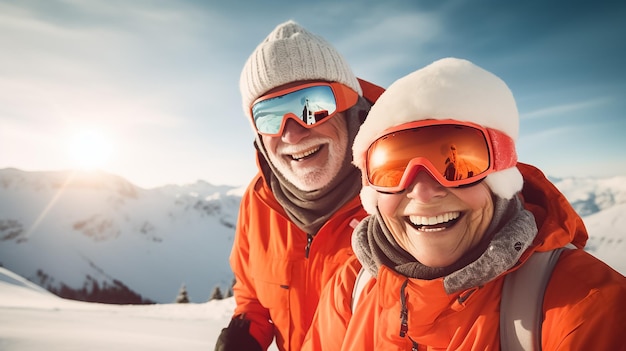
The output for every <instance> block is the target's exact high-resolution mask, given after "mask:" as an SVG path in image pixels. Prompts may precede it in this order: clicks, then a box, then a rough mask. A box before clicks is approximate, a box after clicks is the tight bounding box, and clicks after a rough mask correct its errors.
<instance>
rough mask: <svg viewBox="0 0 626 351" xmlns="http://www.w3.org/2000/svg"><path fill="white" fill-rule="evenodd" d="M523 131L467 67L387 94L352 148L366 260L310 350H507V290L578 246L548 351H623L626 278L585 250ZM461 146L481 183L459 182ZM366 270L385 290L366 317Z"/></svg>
mask: <svg viewBox="0 0 626 351" xmlns="http://www.w3.org/2000/svg"><path fill="white" fill-rule="evenodd" d="M518 128H519V118H518V112H517V107H516V104H515V100H514V98H513V95H512V93H511V91H510V90H509V88H508V87H507V86H506V84H505V83H504V82H503V81H502V80H501V79H499V78H498V77H496V76H495V75H493V74H491V73H489V72H487V71H485V70H483V69H481V68H479V67H477V66H475V65H474V64H472V63H470V62H468V61H466V60H460V59H454V58H447V59H442V60H439V61H436V62H434V63H432V64H431V65H429V66H427V67H425V68H423V69H420V70H418V71H416V72H413V73H412V74H409V75H408V76H406V77H404V78H402V79H400V80H398V81H397V82H395V83H394V84H392V85H391V86H390V87H389V89H387V91H386V92H385V93H383V94H382V95H381V97H380V98H379V100H378V101H377V103H376V104H375V105H374V106H373V108H372V110H371V111H370V113H369V115H368V117H367V119H366V121H365V123H364V124H363V125H362V127H361V129H360V131H359V133H358V134H357V137H356V139H355V142H354V146H353V153H354V164H355V165H357V166H358V167H359V168H360V170H361V172H362V175H363V179H364V188H363V190H362V191H361V200H362V202H363V206H364V208H365V209H366V210H367V212H368V213H369V214H370V216H368V217H366V218H365V219H364V220H363V221H362V222H361V223H360V224H359V226H358V227H357V228H356V229H355V232H354V234H353V238H352V246H353V248H354V250H355V253H356V256H357V257H358V261H357V260H356V259H354V260H351V261H349V262H347V264H346V265H345V266H344V267H343V269H342V270H340V271H339V272H338V273H337V274H336V275H335V276H334V279H333V280H332V281H331V282H330V283H329V284H328V285H327V287H326V289H325V291H324V294H323V295H322V298H321V301H320V303H319V307H318V311H317V313H316V316H315V319H314V321H313V325H312V327H311V329H310V330H309V333H308V334H307V338H306V341H305V345H304V348H303V350H499V349H501V346H502V348H503V349H506V346H503V345H501V342H500V332H501V330H500V327H499V325H500V297H501V293H502V288H503V282H504V278H505V277H506V276H507V275H509V274H512V273H513V272H514V271H516V270H517V269H519V268H520V267H521V266H523V265H524V264H527V262H528V259H529V257H531V256H532V255H534V254H536V253H538V252H544V251H550V250H553V249H556V248H560V247H563V246H565V245H568V244H572V245H573V246H575V247H576V248H577V249H571V250H564V251H563V252H562V253H561V255H560V257H559V259H558V262H557V263H556V266H555V267H554V270H553V272H552V276H551V278H550V280H549V282H548V285H547V288H546V290H545V295H544V302H543V317H544V318H543V323H542V325H541V327H542V329H541V330H542V332H541V347H542V349H543V350H574V349H575V350H584V349H588V350H618V349H620V348H621V349H623V345H624V344H625V342H624V340H623V338H622V335H621V334H622V332H623V330H625V327H626V316H625V314H624V313H623V311H626V302H625V301H626V279H625V278H624V276H622V275H621V274H619V273H618V272H616V271H614V270H613V269H611V268H610V267H609V266H607V265H606V264H604V263H603V262H601V261H599V260H598V259H596V258H594V257H593V256H592V255H590V254H588V253H587V252H585V251H584V250H582V247H584V245H585V242H586V240H587V233H586V230H585V228H584V225H583V222H582V220H581V218H580V217H579V216H578V215H577V214H576V213H575V212H574V210H573V209H572V207H571V206H570V205H569V203H568V202H567V200H566V199H565V197H564V196H563V195H562V194H561V193H560V192H558V190H557V189H556V188H555V187H554V186H553V185H552V184H551V183H550V182H549V181H548V180H547V179H546V178H545V177H544V176H543V174H542V173H541V172H540V171H538V170H537V169H535V168H534V167H531V166H528V165H524V164H518V163H517V155H516V151H515V140H516V139H517V136H518ZM451 144H453V145H454V146H455V149H456V154H457V157H459V158H461V157H462V158H463V159H464V160H467V161H468V162H471V163H472V164H473V167H475V169H474V171H472V172H465V173H463V174H462V176H461V177H459V176H455V177H448V178H446V167H447V165H446V159H448V158H449V150H450V145H451ZM399 165H402V166H401V167H399ZM522 188H523V189H522ZM361 265H362V266H363V268H364V269H366V270H367V271H368V272H369V273H370V274H371V275H372V276H373V277H374V278H372V279H371V280H370V281H369V282H368V283H367V285H366V286H365V288H364V289H363V291H362V293H361V295H360V297H359V300H358V301H359V302H358V304H357V306H356V307H355V310H354V313H353V312H352V308H351V306H350V305H351V302H352V299H353V297H352V293H353V290H354V284H355V280H356V276H357V274H358V273H359V270H360V269H361ZM529 308H531V306H529ZM352 317H354V318H352Z"/></svg>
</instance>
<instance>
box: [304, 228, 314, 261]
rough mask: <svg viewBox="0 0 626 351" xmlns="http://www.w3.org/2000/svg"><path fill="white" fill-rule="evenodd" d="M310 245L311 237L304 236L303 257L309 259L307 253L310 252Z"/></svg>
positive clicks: (309, 235) (308, 235)
mask: <svg viewBox="0 0 626 351" xmlns="http://www.w3.org/2000/svg"><path fill="white" fill-rule="evenodd" d="M311 243H313V235H311V234H307V235H306V247H305V248H304V257H305V258H309V251H310V250H311Z"/></svg>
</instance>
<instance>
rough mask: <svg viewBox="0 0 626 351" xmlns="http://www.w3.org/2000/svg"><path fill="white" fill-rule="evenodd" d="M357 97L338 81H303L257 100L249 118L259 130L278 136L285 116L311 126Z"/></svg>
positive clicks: (306, 126) (343, 108) (344, 107)
mask: <svg viewBox="0 0 626 351" xmlns="http://www.w3.org/2000/svg"><path fill="white" fill-rule="evenodd" d="M357 97H358V96H357V93H356V92H354V91H352V90H351V89H349V88H348V87H345V86H343V85H341V84H339V83H313V84H306V85H303V86H298V87H295V88H292V89H288V90H286V91H281V92H278V93H275V94H270V95H268V96H266V97H262V98H261V99H259V100H257V101H256V102H254V103H253V105H252V119H253V121H254V126H255V127H256V129H257V131H258V132H259V133H261V134H264V135H270V136H275V135H280V134H281V133H282V129H283V128H284V124H285V122H286V119H287V118H292V119H294V120H296V121H297V122H298V123H300V125H302V126H303V127H305V128H311V127H312V126H315V125H316V124H320V123H322V122H325V121H327V120H328V119H329V118H330V117H333V116H334V115H335V114H337V112H341V111H343V110H345V109H347V108H348V107H351V106H352V105H354V104H355V103H356V100H357Z"/></svg>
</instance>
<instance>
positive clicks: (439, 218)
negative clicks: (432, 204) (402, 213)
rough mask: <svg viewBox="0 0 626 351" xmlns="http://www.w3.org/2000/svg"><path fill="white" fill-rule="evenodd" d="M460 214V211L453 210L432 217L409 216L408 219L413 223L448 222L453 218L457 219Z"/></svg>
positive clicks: (431, 223) (434, 223) (432, 223)
mask: <svg viewBox="0 0 626 351" xmlns="http://www.w3.org/2000/svg"><path fill="white" fill-rule="evenodd" d="M460 215H461V212H459V211H455V212H448V213H444V214H442V215H439V216H433V217H424V216H409V220H410V221H411V223H413V224H415V225H436V224H442V223H446V222H449V221H451V220H453V219H457V218H458V217H459V216H460Z"/></svg>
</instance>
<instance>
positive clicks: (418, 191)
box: [406, 168, 448, 203]
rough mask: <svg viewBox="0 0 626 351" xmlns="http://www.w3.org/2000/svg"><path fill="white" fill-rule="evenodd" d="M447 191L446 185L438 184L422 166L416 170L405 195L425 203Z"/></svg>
mask: <svg viewBox="0 0 626 351" xmlns="http://www.w3.org/2000/svg"><path fill="white" fill-rule="evenodd" d="M447 193H448V192H447V189H446V187H444V186H443V185H441V184H439V182H438V181H437V180H436V179H435V178H433V176H432V175H430V173H429V172H428V171H427V170H426V169H424V168H422V169H420V170H418V171H417V174H416V175H415V177H414V178H413V180H412V181H411V183H410V184H409V186H408V188H407V193H406V196H407V197H409V198H411V199H415V200H418V201H421V202H424V203H426V202H429V201H431V200H432V199H433V198H436V197H444V196H446V194H447Z"/></svg>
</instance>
